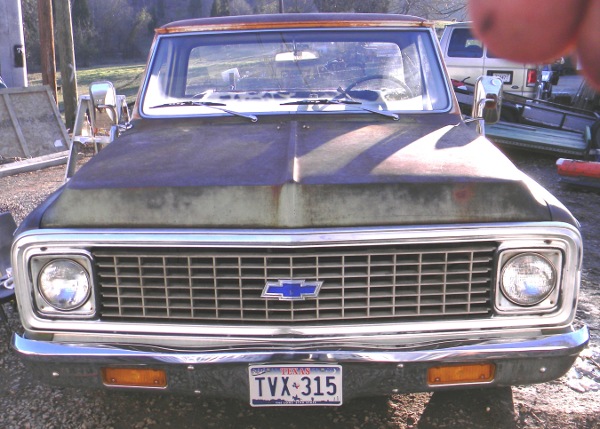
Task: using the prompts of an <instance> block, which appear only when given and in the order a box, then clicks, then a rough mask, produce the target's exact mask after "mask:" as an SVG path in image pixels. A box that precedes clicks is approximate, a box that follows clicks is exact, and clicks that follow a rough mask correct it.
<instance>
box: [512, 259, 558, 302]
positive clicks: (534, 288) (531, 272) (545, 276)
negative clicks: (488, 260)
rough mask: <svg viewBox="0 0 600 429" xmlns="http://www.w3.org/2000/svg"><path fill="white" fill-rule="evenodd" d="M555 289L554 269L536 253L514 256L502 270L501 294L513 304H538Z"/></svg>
mask: <svg viewBox="0 0 600 429" xmlns="http://www.w3.org/2000/svg"><path fill="white" fill-rule="evenodd" d="M555 287H556V269H555V268H554V266H553V265H552V264H551V263H550V261H548V260H547V259H546V258H544V257H543V256H541V255H539V254H537V253H526V254H522V255H518V256H515V257H513V258H512V259H510V260H509V261H508V262H507V263H506V265H505V266H504V268H503V269H502V278H501V288H502V292H503V293H504V296H506V298H508V299H509V300H510V301H511V302H513V303H514V304H517V305H523V306H531V305H536V304H539V303H540V302H542V301H543V300H544V299H546V298H547V297H548V295H550V293H552V291H553V290H554V288H555Z"/></svg>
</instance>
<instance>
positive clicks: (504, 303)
mask: <svg viewBox="0 0 600 429" xmlns="http://www.w3.org/2000/svg"><path fill="white" fill-rule="evenodd" d="M525 256H531V257H532V258H537V259H538V260H539V261H543V262H542V263H546V264H547V266H548V269H549V270H550V271H551V272H552V280H551V282H552V286H551V287H550V288H549V290H548V291H547V292H545V293H542V294H540V296H539V297H538V298H537V299H535V300H533V301H531V302H525V301H521V302H520V301H519V299H518V298H516V297H515V296H514V295H511V294H510V291H509V290H508V288H507V286H506V285H504V284H503V282H504V277H505V276H504V275H505V273H506V270H507V267H509V266H510V264H513V263H515V262H516V261H518V260H519V259H520V258H522V257H525ZM563 259H564V257H563V254H562V251H561V250H559V249H553V248H546V249H511V250H509V251H505V252H502V253H501V254H500V255H499V258H498V272H497V280H496V295H495V307H496V310H497V311H498V312H499V313H511V314H514V313H523V314H526V313H548V312H551V311H553V310H554V309H556V308H557V307H558V306H559V304H560V303H559V299H560V285H561V279H562V264H563Z"/></svg>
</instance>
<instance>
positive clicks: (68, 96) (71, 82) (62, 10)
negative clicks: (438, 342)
mask: <svg viewBox="0 0 600 429" xmlns="http://www.w3.org/2000/svg"><path fill="white" fill-rule="evenodd" d="M54 12H55V14H54V17H55V19H56V46H57V48H58V55H59V58H60V75H61V82H62V93H63V101H64V105H65V124H66V126H67V128H68V129H72V128H73V124H74V123H75V114H76V110H77V98H78V97H77V69H76V67H75V46H74V43H73V22H72V20H71V3H70V2H69V0H54Z"/></svg>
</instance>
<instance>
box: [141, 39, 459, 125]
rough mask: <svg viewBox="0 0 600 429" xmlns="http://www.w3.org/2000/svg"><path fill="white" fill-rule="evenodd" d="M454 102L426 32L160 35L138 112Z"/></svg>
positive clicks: (368, 109)
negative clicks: (451, 100) (450, 98)
mask: <svg viewBox="0 0 600 429" xmlns="http://www.w3.org/2000/svg"><path fill="white" fill-rule="evenodd" d="M449 103H450V101H449V93H448V90H447V85H446V81H445V78H444V75H443V72H442V70H441V67H440V63H439V60H438V57H437V55H436V50H435V48H434V45H433V40H432V36H431V33H430V31H429V30H426V29H407V30H402V29H395V30H393V31H391V30H381V29H376V30H371V29H358V30H318V29H308V30H306V29H305V30H302V31H299V30H296V31H265V32H237V33H221V34H186V35H163V36H161V37H160V38H159V39H158V41H157V46H156V50H155V53H154V55H153V57H152V60H151V65H150V71H149V74H148V76H147V78H146V86H145V90H144V92H143V99H142V104H141V111H142V114H143V115H145V116H157V117H165V116H198V115H231V114H237V113H242V114H243V113H246V114H248V113H257V114H261V113H264V114H268V113H280V114H287V113H307V114H309V113H323V112H327V113H329V112H332V113H334V112H335V113H337V112H341V111H343V112H349V111H350V112H353V113H354V112H356V113H362V114H373V113H378V112H384V113H385V112H389V111H396V112H402V111H403V112H422V111H436V110H437V111H439V110H445V109H447V108H448V107H449ZM247 116H248V115H247ZM390 116H391V117H395V118H396V117H397V115H390ZM248 117H250V116H248ZM251 117H252V118H254V119H256V117H255V116H251Z"/></svg>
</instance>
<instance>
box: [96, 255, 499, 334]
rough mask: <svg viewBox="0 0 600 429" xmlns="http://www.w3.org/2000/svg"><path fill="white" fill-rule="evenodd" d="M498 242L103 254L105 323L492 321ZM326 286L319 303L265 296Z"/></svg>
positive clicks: (98, 257)
mask: <svg viewBox="0 0 600 429" xmlns="http://www.w3.org/2000/svg"><path fill="white" fill-rule="evenodd" d="M496 248H497V246H496V245H495V243H475V244H473V243H465V244H452V245H445V246H440V245H436V246H434V245H395V246H391V245H385V246H370V247H365V246H347V247H332V248H328V247H309V248H299V249H263V248H259V249H222V248H218V249H217V248H199V249H189V248H185V249H173V248H168V249H167V248H159V249H152V248H135V249H133V248H132V249H128V248H97V249H93V256H94V260H95V263H96V273H97V278H98V279H99V284H100V294H101V297H102V305H101V308H102V310H101V319H102V320H104V321H120V322H144V321H145V322H152V321H160V323H196V324H219V323H227V324H240V325H242V324H259V325H260V324H269V323H276V324H281V323H288V324H314V323H319V322H324V321H326V322H327V323H328V324H335V323H343V324H348V323H364V322H365V321H369V322H374V323H386V322H400V321H403V320H411V321H415V320H437V319H443V320H447V319H449V318H450V319H451V318H463V319H465V318H476V317H477V318H482V317H483V318H485V317H489V316H490V315H491V301H490V299H491V298H490V297H491V284H492V279H491V277H492V272H493V263H494V262H493V261H494V255H495V252H496ZM285 279H295V280H307V281H314V280H319V281H322V282H323V286H322V288H321V291H320V293H319V297H317V298H307V299H306V300H302V301H293V302H290V301H279V300H277V299H265V298H261V293H262V290H263V288H264V286H265V284H266V283H267V281H269V282H276V281H278V280H285Z"/></svg>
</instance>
